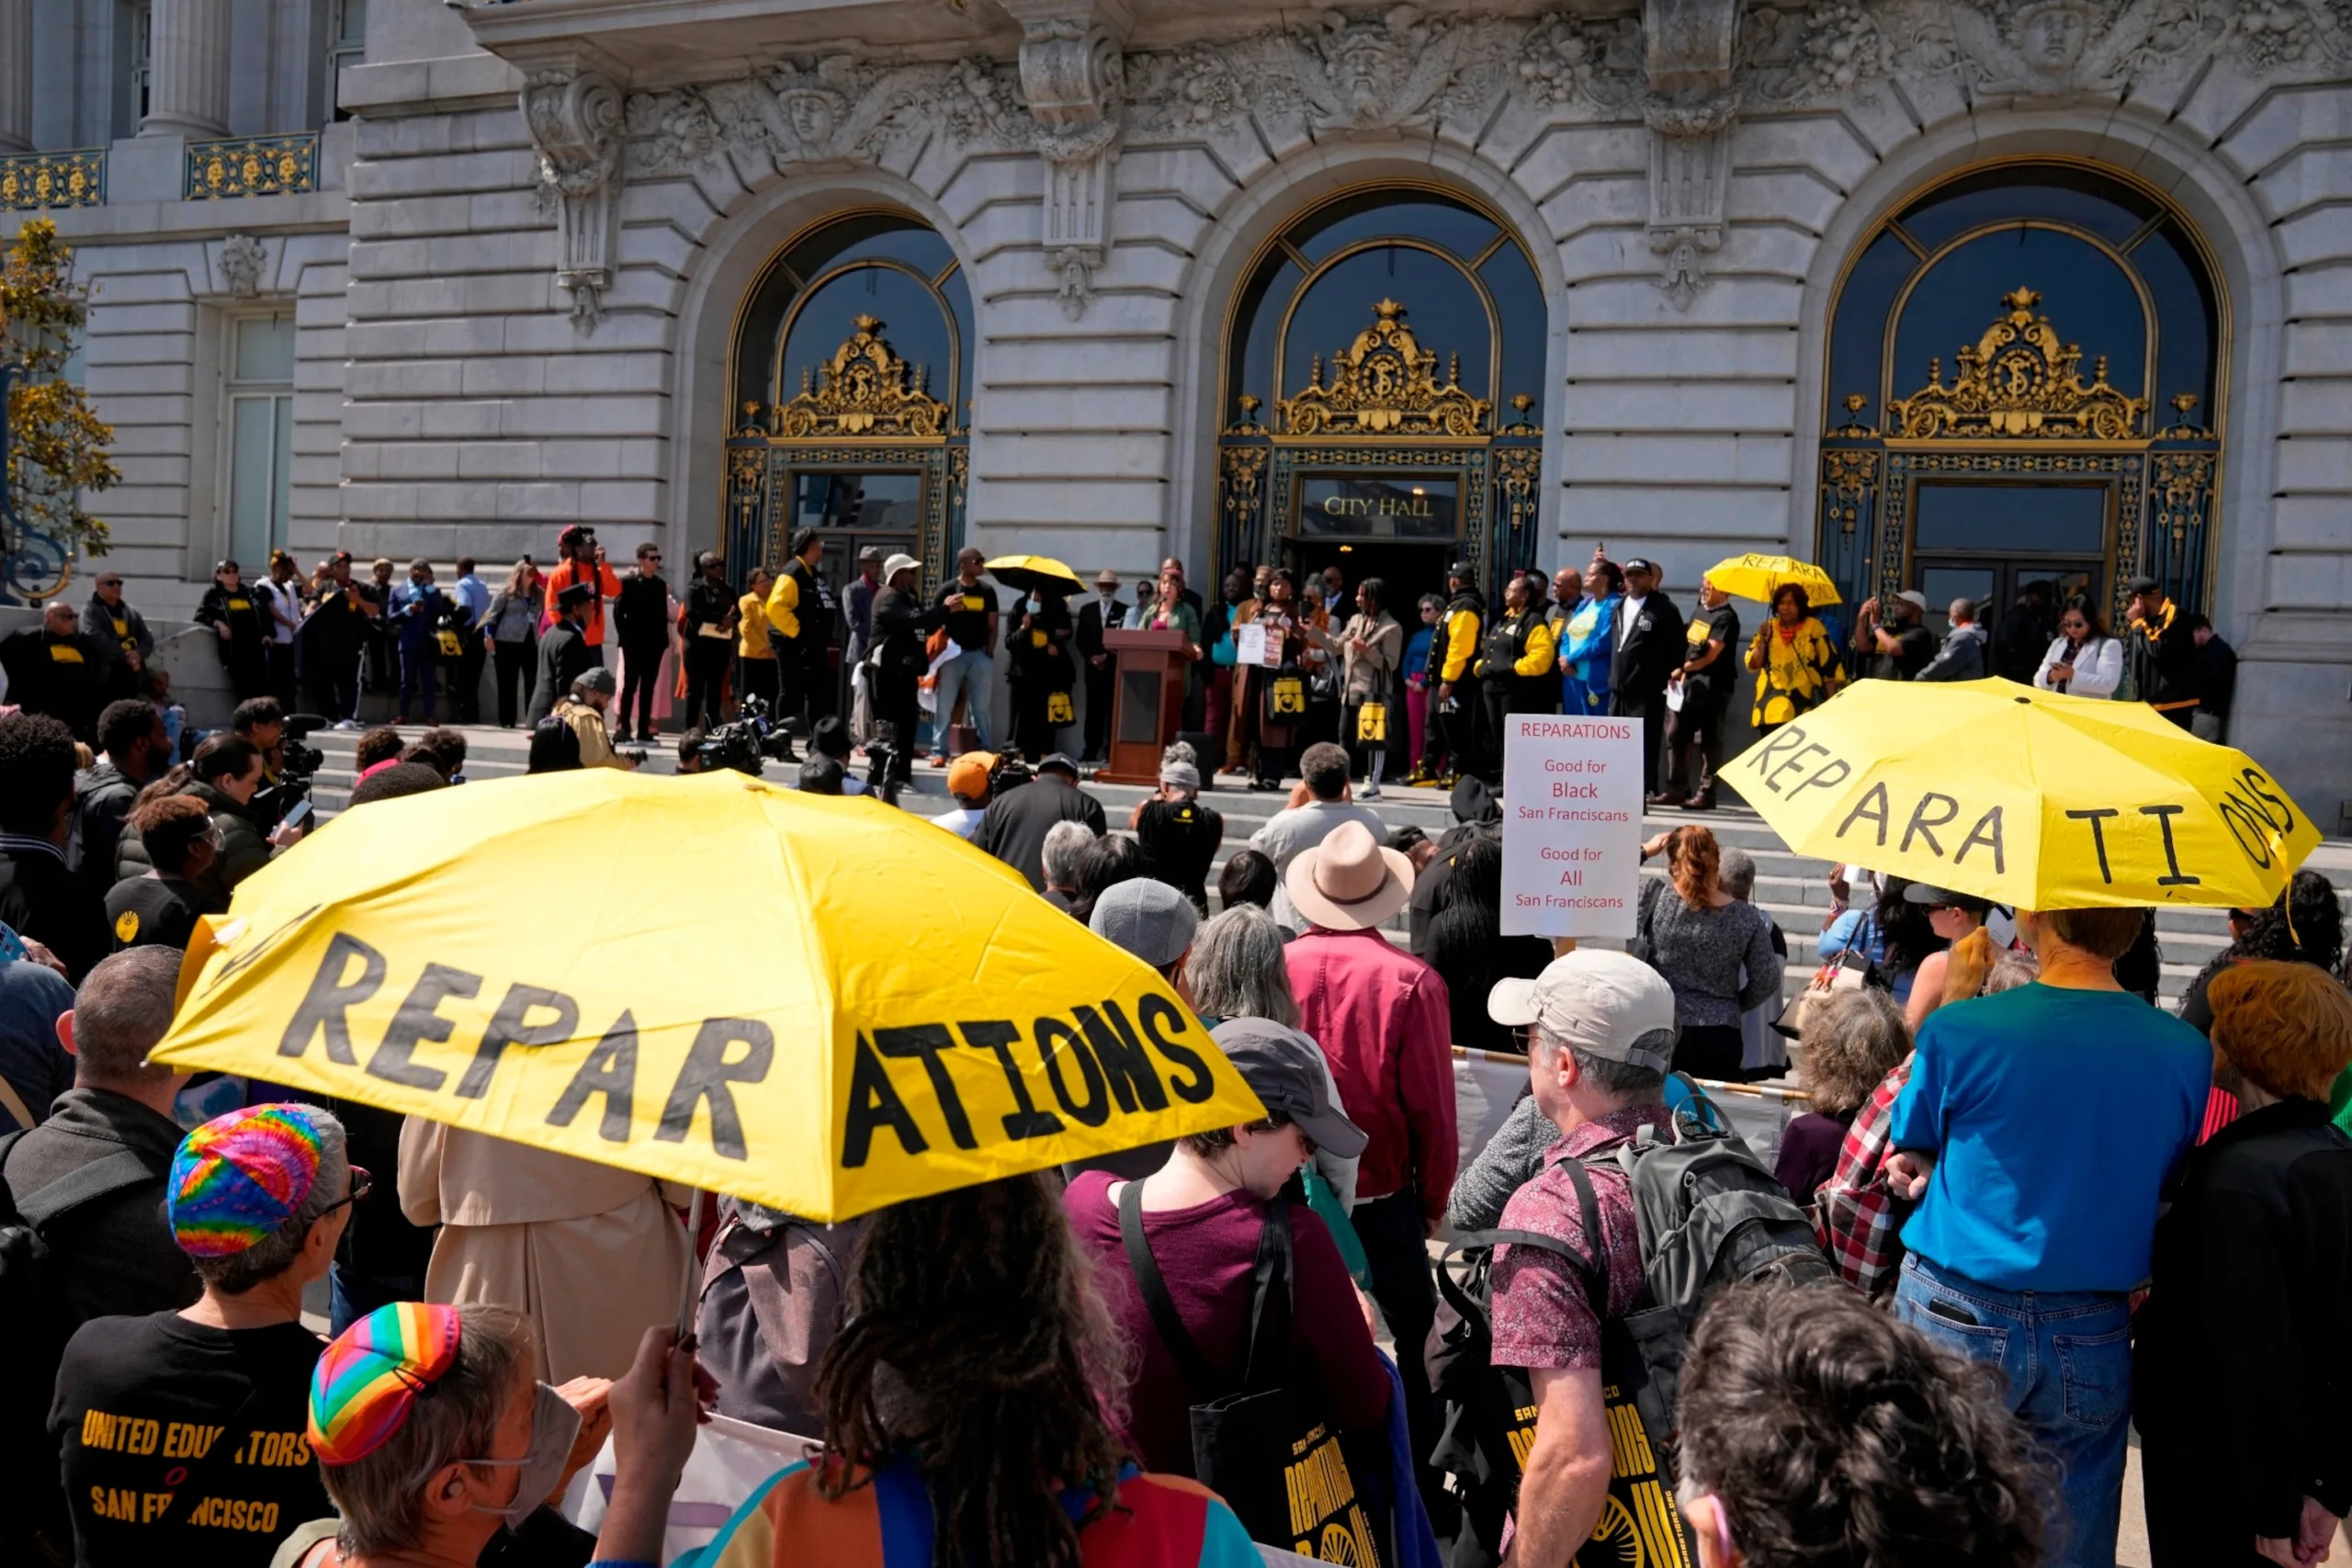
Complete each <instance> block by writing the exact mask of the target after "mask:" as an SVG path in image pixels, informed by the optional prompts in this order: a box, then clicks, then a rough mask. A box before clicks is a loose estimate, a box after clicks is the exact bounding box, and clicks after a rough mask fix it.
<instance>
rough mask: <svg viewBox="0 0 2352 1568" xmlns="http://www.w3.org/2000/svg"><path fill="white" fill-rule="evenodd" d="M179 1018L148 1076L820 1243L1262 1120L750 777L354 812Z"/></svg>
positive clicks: (1078, 933) (1198, 1032)
mask: <svg viewBox="0 0 2352 1568" xmlns="http://www.w3.org/2000/svg"><path fill="white" fill-rule="evenodd" d="M1033 787H1034V786H1033ZM517 888H531V889H535V890H536V892H537V897H535V898H533V899H532V900H531V901H530V902H529V903H527V904H526V905H524V906H522V907H518V906H517V904H516V901H515V898H514V897H512V894H513V891H514V890H515V889H517ZM181 987H182V990H183V991H184V993H185V995H184V998H183V1000H182V1004H181V1006H180V1009H179V1013H178V1017H177V1018H176V1020H175V1021H174V1024H173V1027H172V1032H171V1033H170V1034H169V1035H167V1036H166V1037H165V1038H164V1043H162V1044H161V1045H159V1046H158V1047H157V1048H156V1049H155V1051H154V1052H153V1057H154V1059H155V1060H157V1061H160V1062H167V1063H170V1064H172V1065H174V1066H180V1067H212V1068H217V1069H219V1070H220V1071H222V1072H229V1073H243V1074H248V1075H251V1076H254V1077H260V1078H264V1079H266V1080H268V1081H270V1082H274V1083H284V1084H291V1085H294V1086H297V1087H299V1088H301V1089H311V1090H315V1091H317V1092H319V1093H322V1094H330V1095H339V1096H342V1097H345V1098H346V1099H350V1100H359V1101H363V1102H365V1103H368V1104H371V1105H379V1106H384V1107H388V1108H390V1109H391V1110H394V1111H404V1112H409V1113H412V1114H414V1115H418V1116H424V1117H428V1118H431V1119H432V1120H434V1121H436V1122H447V1123H449V1124H450V1125H452V1126H458V1127H466V1128H470V1129H472V1130H473V1131H475V1132H480V1133H488V1134H494V1135H496V1136H499V1137H504V1138H512V1139H514V1140H515V1141H517V1142H520V1143H526V1144H531V1145H537V1146H538V1147H541V1148H547V1149H553V1150H557V1151H559V1152H560V1153H563V1154H569V1155H578V1156H582V1157H583V1158H586V1159H592V1160H597V1161H601V1162H603V1163H605V1164H607V1165H616V1166H622V1167H625V1168H628V1169H631V1170H638V1171H643V1172H645V1173H646V1174H648V1175H650V1176H659V1177H666V1178H669V1179H674V1180H678V1181H684V1182H689V1183H692V1184H694V1185H695V1186H698V1187H702V1188H707V1189H708V1190H712V1191H718V1192H731V1193H736V1194H739V1195H741V1196H742V1197H745V1198H750V1199H752V1200H754V1201H759V1202H762V1203H767V1204H772V1205H774V1206H775V1207H777V1208H782V1209H787V1210H790V1211H791V1212H793V1213H798V1214H803V1215H807V1216H809V1217H810V1218H812V1219H820V1220H835V1219H842V1218H846V1217H847V1216H849V1215H852V1214H858V1213H865V1212H866V1211H867V1210H870V1209H875V1208H879V1207H880V1206H882V1205H883V1204H886V1203H890V1202H894V1201H898V1200H900V1199H904V1198H911V1197H916V1196H919V1195H922V1194H924V1193H929V1192H938V1191H944V1190H948V1189H951V1188H956V1187H960V1186H966V1185H968V1184H971V1183H974V1182H978V1181H984V1180H988V1179H992V1178H996V1177H1001V1176H1008V1175H1012V1174H1015V1173H1017V1172H1021V1171H1030V1170H1037V1169H1042V1168H1046V1167H1047V1166H1053V1165H1057V1164H1060V1163H1061V1162H1063V1161H1065V1160H1070V1159H1076V1158H1080V1157H1082V1156H1089V1155H1098V1154H1105V1153H1109V1152H1112V1151H1114V1150H1118V1149H1125V1148H1133V1147H1136V1146H1137V1145H1144V1144H1149V1143H1155V1142H1158V1141H1160V1140H1163V1139H1167V1138H1173V1137H1177V1136H1180V1135H1182V1134H1186V1133H1195V1132H1201V1131H1204V1130H1205V1129H1208V1128H1211V1127H1222V1126H1231V1125H1234V1124H1236V1123H1238V1122H1250V1121H1255V1120H1257V1119H1258V1118H1259V1117H1261V1116H1262V1115H1263V1114H1264V1111H1263V1109H1262V1107H1261V1105H1260V1104H1259V1102H1258V1100H1257V1098H1256V1096H1254V1095H1253V1094H1251V1093H1250V1089H1249V1088H1248V1086H1247V1085H1245V1084H1244V1083H1243V1082H1242V1080H1241V1078H1240V1077H1239V1075H1238V1074H1237V1073H1236V1072H1235V1071H1234V1070H1233V1068H1232V1066H1230V1065H1229V1064H1227V1061H1226V1059H1225V1057H1224V1055H1222V1053H1220V1052H1219V1051H1218V1050H1217V1049H1216V1045H1215V1044H1214V1043H1212V1042H1211V1041H1210V1040H1209V1038H1208V1034H1207V1032H1206V1031H1205V1030H1204V1029H1203V1027H1202V1025H1201V1023H1200V1021H1199V1020H1198V1019H1196V1018H1195V1017H1193V1014H1192V1012H1191V1011H1190V1010H1188V1009H1187V1008H1185V1007H1184V1006H1183V1005H1182V1002H1181V1001H1179V999H1178V998H1177V997H1176V995H1175V993H1174V992H1173V991H1171V990H1170V988H1169V987H1168V986H1167V984H1166V983H1165V982H1164V981H1162V980H1161V979H1160V978H1159V976H1158V975H1157V974H1155V973H1154V972H1153V971H1152V970H1151V969H1150V968H1149V967H1148V966H1147V965H1145V964H1142V963H1140V962H1139V961H1137V960H1136V959H1134V958H1132V957H1129V956H1128V955H1127V954H1126V953H1122V952H1121V951H1119V950H1118V949H1117V948H1114V947H1113V946H1112V945H1111V944H1110V943H1108V942H1103V940H1102V939H1100V938H1099V937H1096V936H1095V935H1093V934H1092V933H1091V932H1090V931H1087V930H1086V929H1085V928H1084V927H1083V926H1080V925H1079V924H1078V923H1077V922H1076V921H1074V920H1072V919H1070V918H1069V916H1068V915H1066V914H1064V913H1062V912H1061V911H1060V910H1058V909H1057V908H1054V907H1053V906H1052V905H1050V904H1048V903H1046V901H1045V900H1044V899H1042V898H1040V897H1037V896H1036V895H1035V893H1033V892H1031V891H1030V890H1029V886H1028V885H1027V884H1026V883H1025V882H1023V880H1022V879H1021V877H1020V876H1019V875H1018V874H1016V873H1014V872H1012V870H1011V869H1010V868H1008V867H1006V866H1005V865H1003V864H1002V863H1000V862H998V861H995V860H993V859H991V858H989V856H987V855H985V854H982V853H981V852H979V851H978V850H976V849H974V848H972V847H971V846H970V845H969V844H967V843H965V842H964V841H963V840H960V839H958V838H956V837H955V836H954V835H953V834H950V833H944V832H942V831H941V830H940V829H937V828H935V827H933V825H932V824H930V823H929V822H926V821H924V820H923V819H922V818H919V817H913V816H910V815H908V814H907V813H904V812H901V811H899V810H897V809H895V808H893V807H888V806H884V805H882V804H881V803H880V802H878V801H875V800H870V799H860V798H848V799H842V798H820V797H817V796H809V795H799V794H798V793H797V792H794V791H788V790H782V789H777V788H775V787H773V786H772V785H768V784H762V783H760V782H759V781H757V780H755V779H752V778H748V777H746V776H745V775H743V774H741V773H731V772H729V773H710V774H705V775H701V776H698V777H693V778H685V779H676V778H657V777H650V776H641V775H637V774H631V773H619V772H616V771H614V770H610V769H603V768H592V769H587V770H584V771H581V772H576V773H553V774H541V775H538V776H537V777H531V778H522V779H512V780H496V781H490V782H485V783H481V784H468V785H466V786H464V787H462V788H458V789H450V790H442V791H437V792H435V793H433V794H430V795H413V796H410V797H408V798H405V799H401V800H392V801H385V802H381V803H379V804H377V805H372V806H367V807H361V808H360V809H359V810H358V811H357V812H356V813H353V814H351V815H350V816H347V817H345V818H340V819H338V820H336V821H335V822H334V823H332V824H330V825H329V826H328V827H327V828H326V829H325V830H324V831H322V832H321V833H319V834H317V835H315V836H314V837H313V838H312V839H311V840H309V841H308V842H306V843H304V844H303V845H301V846H300V848H299V849H297V850H295V851H293V852H291V853H289V854H287V855H285V856H284V857H282V858H281V859H279V860H278V861H277V862H276V863H273V864H271V865H270V866H268V867H267V868H266V869H265V870H263V871H262V872H260V873H259V874H256V875H254V877H253V878H251V879H250V880H249V881H247V882H245V883H244V884H243V885H242V886H240V887H239V888H238V889H237V893H236V898H235V902H234V903H233V905H232V907H231V908H230V911H229V913H228V914H227V915H226V916H225V917H213V918H211V919H209V921H207V922H206V923H205V925H204V926H203V927H202V928H200V929H199V932H198V940H197V941H196V942H194V943H192V944H191V945H190V948H189V951H188V956H187V965H186V967H185V968H184V969H183V970H182V972H181Z"/></svg>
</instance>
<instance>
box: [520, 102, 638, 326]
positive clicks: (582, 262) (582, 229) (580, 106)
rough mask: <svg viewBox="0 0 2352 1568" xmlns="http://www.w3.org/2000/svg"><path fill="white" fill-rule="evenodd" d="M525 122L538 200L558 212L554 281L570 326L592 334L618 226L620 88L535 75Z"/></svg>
mask: <svg viewBox="0 0 2352 1568" xmlns="http://www.w3.org/2000/svg"><path fill="white" fill-rule="evenodd" d="M523 124H524V126H525V127H526V129H527V130H529V131H530V134H531V144H532V146H534V147H536V148H537V149H538V153H539V194H540V197H541V198H542V199H543V200H546V201H548V202H551V203H552V204H553V205H554V207H555V209H556V265H555V280H556V284H557V286H558V287H559V288H562V289H563V290H564V291H565V292H566V293H568V294H570V295H571V324H572V325H573V326H574V327H576V328H578V329H579V330H580V331H581V332H582V333H593V332H594V331H595V330H596V322H597V321H599V320H600V319H601V318H602V316H603V314H604V299H605V289H607V288H611V287H612V283H613V246H614V243H615V242H616V237H617V233H618V230H619V227H620V223H619V212H620V190H619V185H618V180H617V178H616V175H617V174H618V171H619V168H620V155H621V137H620V130H621V95H620V89H619V88H617V87H616V86H614V85H613V84H612V82H611V81H610V80H609V79H608V78H606V77H605V76H602V75H599V74H597V73H595V72H593V71H574V70H568V69H567V70H548V71H535V72H533V73H531V74H530V75H529V76H527V77H526V78H525V79H524V84H523Z"/></svg>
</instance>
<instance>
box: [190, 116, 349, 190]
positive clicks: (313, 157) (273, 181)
mask: <svg viewBox="0 0 2352 1568" xmlns="http://www.w3.org/2000/svg"><path fill="white" fill-rule="evenodd" d="M318 188H319V133H318V132H317V131H315V130H305V131H298V132H296V133H294V134H292V135H288V136H232V137H229V138H227V139H225V140H223V141H191V142H189V143H188V146H187V199H188V200H190V201H216V200H219V199H220V198H221V197H231V196H285V195H288V194H290V193H292V192H295V191H305V190H316V189H318Z"/></svg>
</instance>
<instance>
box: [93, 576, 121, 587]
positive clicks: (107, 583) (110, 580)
mask: <svg viewBox="0 0 2352 1568" xmlns="http://www.w3.org/2000/svg"><path fill="white" fill-rule="evenodd" d="M98 586H99V587H101V588H119V587H121V586H122V579H120V578H119V577H101V578H100V579H98Z"/></svg>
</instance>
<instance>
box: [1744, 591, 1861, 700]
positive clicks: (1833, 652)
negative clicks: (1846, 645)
mask: <svg viewBox="0 0 2352 1568" xmlns="http://www.w3.org/2000/svg"><path fill="white" fill-rule="evenodd" d="M1747 667H1748V668H1749V669H1750V670H1753V671H1756V709H1755V712H1754V713H1753V714H1752V715H1751V716H1750V721H1751V722H1752V723H1753V724H1754V725H1755V726H1756V733H1757V734H1758V735H1766V734H1770V732H1771V731H1773V730H1775V729H1778V728H1781V726H1782V725H1784V724H1786V723H1788V722H1789V720H1791V719H1792V718H1795V717H1797V716H1799V715H1801V714H1806V713H1810V712H1812V711H1813V710H1814V709H1815V708H1817V707H1819V706H1820V705H1822V704H1824V703H1826V702H1827V701H1828V700H1829V699H1830V698H1831V697H1833V696H1835V695H1837V694H1838V688H1839V687H1841V686H1843V685H1844V684H1845V683H1846V666H1845V665H1844V664H1843V663H1842V662H1840V661H1839V660H1838V645H1837V643H1836V642H1834V641H1833V640H1831V638H1830V636H1829V629H1828V628H1827V627H1826V626H1823V625H1822V624H1821V622H1820V621H1819V620H1818V619H1816V618H1815V615H1814V614H1813V601H1812V600H1810V599H1808V598H1806V597H1805V592H1804V589H1803V588H1802V587H1800V586H1798V585H1797V584H1796V583H1793V582H1784V583H1782V584H1781V586H1780V587H1778V588H1776V589H1774V590H1773V591H1772V618H1771V619H1770V620H1769V621H1767V622H1765V623H1764V624H1763V625H1762V626H1758V628H1757V630H1756V637H1755V638H1754V640H1752V641H1751V642H1749V643H1748V645H1747Z"/></svg>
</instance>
